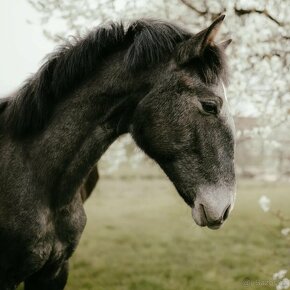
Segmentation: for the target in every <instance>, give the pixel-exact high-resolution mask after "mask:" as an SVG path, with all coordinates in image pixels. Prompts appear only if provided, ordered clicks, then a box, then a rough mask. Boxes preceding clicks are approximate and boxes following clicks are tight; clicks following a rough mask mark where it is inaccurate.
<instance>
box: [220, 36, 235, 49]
mask: <svg viewBox="0 0 290 290" xmlns="http://www.w3.org/2000/svg"><path fill="white" fill-rule="evenodd" d="M231 42H232V39H228V40H225V41H222V42H220V43H219V44H218V47H219V48H220V49H222V50H226V48H227V47H228V46H229V45H230V43H231Z"/></svg>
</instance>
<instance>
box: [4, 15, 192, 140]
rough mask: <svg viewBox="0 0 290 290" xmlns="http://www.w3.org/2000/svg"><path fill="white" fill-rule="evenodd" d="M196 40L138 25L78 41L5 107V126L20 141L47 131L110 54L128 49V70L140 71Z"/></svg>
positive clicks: (158, 25) (168, 28) (154, 24)
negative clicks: (60, 106)
mask: <svg viewBox="0 0 290 290" xmlns="http://www.w3.org/2000/svg"><path fill="white" fill-rule="evenodd" d="M191 35H192V34H190V33H189V32H187V31H186V30H183V29H182V28H179V27H177V26H175V25H173V24H170V23H167V22H162V21H157V20H138V21H135V22H132V23H131V24H130V25H129V26H128V27H127V28H125V27H124V25H123V24H122V23H111V24H109V25H106V26H101V27H98V28H97V29H95V30H92V31H91V32H89V33H88V34H87V35H86V36H85V37H82V38H78V39H76V38H74V40H73V41H71V42H67V43H66V44H65V45H62V46H60V47H59V48H58V49H57V50H56V51H55V52H53V53H52V54H50V55H49V56H48V57H47V59H46V61H45V62H44V64H43V65H42V66H41V67H40V69H39V70H38V71H37V72H36V73H35V74H34V75H33V76H32V77H31V78H30V79H28V80H27V81H26V82H25V84H24V85H23V86H22V87H21V88H20V89H19V91H18V92H17V93H16V94H15V96H13V97H11V98H8V99H7V100H6V101H4V102H2V103H1V104H0V114H1V111H3V112H2V114H1V115H2V116H1V123H2V125H4V127H5V128H6V129H7V130H8V131H10V132H11V133H12V134H13V135H15V136H21V135H25V134H29V133H33V132H35V131H37V130H39V129H41V128H43V126H44V125H45V123H46V122H47V120H48V118H49V117H50V115H51V113H52V110H53V107H54V106H55V104H56V102H57V101H58V100H60V99H61V98H63V96H65V95H66V94H67V93H68V92H69V90H72V89H73V88H75V87H76V85H78V84H79V83H80V82H81V81H83V80H84V79H86V78H89V77H90V76H91V75H92V74H93V73H94V72H95V71H96V70H97V68H98V65H99V64H100V62H101V60H102V59H103V58H105V57H106V56H108V55H109V54H111V53H114V52H117V51H118V50H121V49H125V48H127V51H126V54H125V57H124V65H125V66H126V67H127V69H128V70H138V69H140V68H145V67H148V66H149V65H152V64H157V63H159V62H161V61H164V60H165V59H166V57H168V56H169V55H170V53H172V52H173V50H174V48H175V47H176V45H177V43H179V42H181V41H183V40H186V39H188V38H189V37H190V36H191ZM3 122H4V124H3Z"/></svg>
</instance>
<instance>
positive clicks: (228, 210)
mask: <svg viewBox="0 0 290 290" xmlns="http://www.w3.org/2000/svg"><path fill="white" fill-rule="evenodd" d="M230 208H231V205H229V206H228V207H227V208H226V210H225V212H224V214H223V218H222V220H223V221H225V220H226V219H227V217H228V216H229V213H230Z"/></svg>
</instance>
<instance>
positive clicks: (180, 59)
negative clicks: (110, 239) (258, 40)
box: [0, 16, 235, 290]
mask: <svg viewBox="0 0 290 290" xmlns="http://www.w3.org/2000/svg"><path fill="white" fill-rule="evenodd" d="M223 18H224V16H221V17H219V18H218V19H217V20H215V21H214V22H213V24H212V25H211V26H210V27H209V28H207V29H205V30H203V31H201V32H200V33H198V34H196V35H193V34H191V33H189V32H187V31H186V30H183V29H181V28H179V27H177V26H175V25H172V24H170V23H167V22H161V21H153V20H140V21H136V22H134V23H132V24H131V25H130V26H129V27H128V28H127V29H126V28H124V26H123V25H122V24H111V25H109V26H107V27H100V28H98V29H96V30H94V31H92V32H91V33H89V34H88V35H87V36H86V37H85V38H83V39H80V40H78V41H76V42H75V43H74V44H68V45H65V46H63V47H62V48H61V49H60V50H58V51H56V52H55V53H54V54H53V55H51V56H49V58H48V60H47V61H46V62H45V63H44V65H43V66H42V67H41V68H40V70H39V71H38V72H37V73H36V74H35V75H34V76H33V77H32V78H30V79H29V80H28V81H27V82H26V83H25V84H24V86H23V87H22V88H21V89H19V90H18V91H17V92H16V93H15V94H14V95H12V96H10V97H9V98H7V99H5V100H2V101H1V103H0V154H1V160H0V168H1V171H0V201H1V202H0V249H1V252H0V289H1V290H2V289H3V290H9V289H15V287H16V286H17V285H18V284H19V283H20V282H21V281H25V289H26V290H32V289H37V290H39V289H41V290H52V289H63V288H64V286H65V284H66V279H67V274H68V259H69V258H70V256H71V255H72V253H73V251H74V250H75V248H76V246H77V244H78V241H79V239H80V236H81V233H82V231H83V228H84V226H85V223H86V216H85V213H84V210H83V204H82V198H81V194H79V191H77V189H78V188H79V187H80V185H81V183H82V182H83V179H84V178H85V177H86V176H87V175H88V173H89V171H90V170H91V168H92V167H93V166H94V164H95V163H96V162H97V161H98V159H99V158H100V157H101V155H102V154H103V153H104V152H105V151H106V149H107V148H108V147H109V146H110V145H111V144H112V143H113V142H114V141H115V140H116V139H117V138H118V137H119V136H120V135H121V134H124V133H130V134H131V135H132V136H133V138H134V140H135V141H136V143H137V145H138V146H139V147H140V148H141V149H143V150H144V151H145V153H147V154H148V155H149V156H150V157H151V158H153V159H154V160H155V161H156V162H157V163H158V164H159V165H160V166H161V168H162V169H163V170H164V171H165V173H166V174H167V175H168V177H169V178H170V179H171V181H172V182H173V183H174V185H175V187H176V189H177V190H178V192H179V193H180V195H181V196H182V198H183V199H184V200H185V202H186V203H187V204H188V205H189V206H190V207H191V208H192V214H193V218H194V220H195V221H196V223H197V224H199V225H200V226H208V227H210V228H217V227H220V225H221V224H222V223H223V222H224V220H225V219H226V218H227V216H228V213H229V211H230V208H231V206H232V204H233V198H234V189H235V173H234V134H233V124H232V119H231V117H230V115H229V113H228V110H227V106H225V105H224V103H225V98H224V96H223V93H222V82H226V76H227V72H226V64H225V56H224V49H225V45H224V44H223V45H220V46H219V45H216V44H214V37H215V35H216V32H217V30H218V28H219V26H220V24H221V22H222V20H223ZM76 192H77V193H76Z"/></svg>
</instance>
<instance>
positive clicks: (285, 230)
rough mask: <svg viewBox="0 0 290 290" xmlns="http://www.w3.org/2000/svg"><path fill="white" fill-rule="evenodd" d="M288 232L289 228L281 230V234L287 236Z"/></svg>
mask: <svg viewBox="0 0 290 290" xmlns="http://www.w3.org/2000/svg"><path fill="white" fill-rule="evenodd" d="M289 233H290V228H284V229H282V230H281V234H282V235H283V236H287V235H288V234H289Z"/></svg>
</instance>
